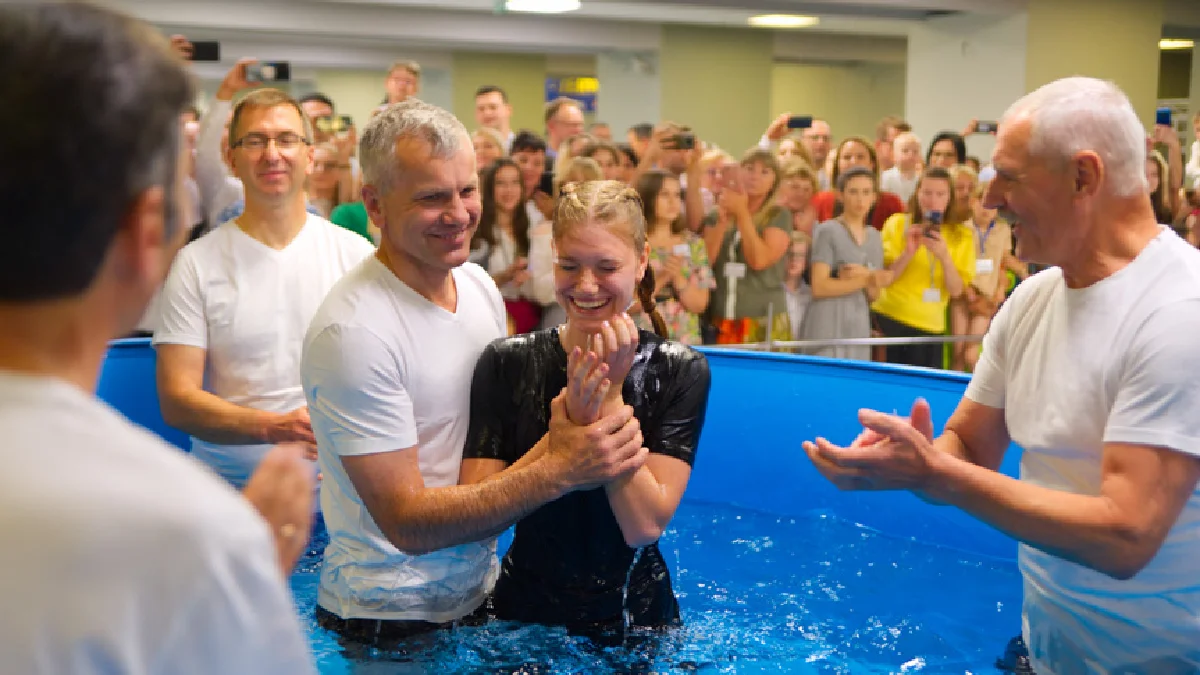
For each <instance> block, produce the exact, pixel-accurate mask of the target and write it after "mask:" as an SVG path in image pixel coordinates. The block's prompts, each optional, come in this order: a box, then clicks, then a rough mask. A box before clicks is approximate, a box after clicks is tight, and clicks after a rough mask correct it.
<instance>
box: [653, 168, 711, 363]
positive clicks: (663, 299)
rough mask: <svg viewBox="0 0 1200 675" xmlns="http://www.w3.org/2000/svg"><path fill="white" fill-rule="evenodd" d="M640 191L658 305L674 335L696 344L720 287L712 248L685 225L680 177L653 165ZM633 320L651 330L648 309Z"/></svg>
mask: <svg viewBox="0 0 1200 675" xmlns="http://www.w3.org/2000/svg"><path fill="white" fill-rule="evenodd" d="M637 192H638V195H639V196H640V197H641V200H642V211H643V213H644V214H645V216H646V227H647V229H648V231H649V232H648V236H647V241H649V242H650V268H651V269H652V270H654V281H655V284H654V300H655V305H656V306H657V307H658V312H659V314H661V315H662V318H663V321H664V322H665V323H666V326H667V334H668V337H669V338H670V339H672V340H675V341H676V342H681V343H683V344H685V345H698V344H700V343H701V335H700V316H701V315H702V314H704V312H705V310H707V309H708V299H709V295H710V294H711V291H712V289H713V288H714V287H715V286H716V285H717V284H716V280H715V279H713V273H712V267H710V266H709V263H708V249H707V248H705V246H704V240H703V239H701V238H700V237H699V236H698V235H696V234H695V233H693V232H691V231H689V230H688V229H687V226H686V224H685V223H684V220H683V197H682V195H681V194H680V187H679V178H677V177H676V176H675V175H674V174H672V173H670V172H669V171H663V170H662V169H654V170H651V171H648V172H646V173H645V174H642V177H641V179H639V180H638V184H637ZM634 319H635V321H636V322H637V323H638V327H639V328H642V329H643V330H652V328H653V327H652V326H651V324H650V320H649V317H647V316H646V314H645V313H638V314H636V315H635V317H634Z"/></svg>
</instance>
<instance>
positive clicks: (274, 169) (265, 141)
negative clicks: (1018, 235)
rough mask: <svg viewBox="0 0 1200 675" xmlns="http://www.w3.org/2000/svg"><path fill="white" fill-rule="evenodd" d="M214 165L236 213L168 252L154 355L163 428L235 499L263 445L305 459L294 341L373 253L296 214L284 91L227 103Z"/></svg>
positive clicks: (297, 166) (309, 162) (296, 175)
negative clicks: (298, 447) (232, 186)
mask: <svg viewBox="0 0 1200 675" xmlns="http://www.w3.org/2000/svg"><path fill="white" fill-rule="evenodd" d="M227 82H228V80H227ZM222 94H228V92H227V91H222V92H219V93H218V99H221V98H222ZM224 98H229V96H225V97H224ZM225 159H226V162H227V163H228V164H229V166H230V167H231V168H232V170H233V173H234V174H235V175H236V176H237V178H238V179H240V180H241V183H242V185H243V189H244V191H245V200H246V207H245V211H244V212H243V213H242V214H241V215H240V216H238V217H237V218H234V219H233V220H230V221H228V222H225V223H223V224H221V225H220V226H219V227H218V228H217V229H216V230H214V231H213V232H211V233H209V234H208V235H206V236H204V237H201V238H200V239H198V240H196V241H194V242H192V243H191V244H189V245H188V246H187V247H185V248H184V249H183V251H181V252H180V254H179V256H178V258H176V260H175V263H174V265H173V266H172V268H171V272H170V275H169V276H168V278H167V282H166V285H165V287H164V289H163V299H162V316H161V317H160V319H159V325H158V330H157V331H156V332H155V334H154V345H155V347H156V349H157V352H158V392H159V402H160V405H161V407H162V413H163V418H164V419H165V420H166V422H167V423H168V424H170V425H172V426H174V427H177V428H179V429H182V430H183V431H186V432H187V433H189V434H191V436H192V453H193V454H194V455H195V456H196V457H197V458H198V459H200V460H202V461H204V462H206V463H207V464H209V465H210V466H211V467H212V468H213V469H214V470H215V471H216V472H217V473H218V474H220V475H221V476H222V477H224V478H225V479H226V480H228V481H229V482H230V483H232V484H233V485H234V486H236V487H238V488H241V487H242V486H243V485H244V484H245V482H246V480H247V479H248V478H249V476H250V474H251V473H253V471H254V468H255V467H256V466H257V465H258V462H259V460H260V459H261V457H262V456H263V455H264V454H265V453H266V452H267V450H269V449H270V448H271V446H272V445H273V444H275V443H281V442H286V441H299V442H303V443H307V444H309V445H308V447H309V448H310V449H311V457H310V459H315V458H316V445H315V442H314V440H313V433H312V427H311V426H310V424H309V419H308V409H307V408H306V407H305V403H304V393H303V392H302V391H301V388H300V349H301V341H302V340H303V338H304V333H305V331H306V330H307V329H308V324H309V322H310V321H311V320H312V317H313V315H314V314H315V312H316V310H317V307H318V305H320V303H321V301H322V300H324V298H325V295H326V294H327V293H328V291H329V289H330V288H331V287H332V286H333V285H334V283H335V282H337V281H338V279H340V278H341V277H342V275H343V274H344V273H345V272H347V271H348V270H349V269H351V268H353V267H354V266H356V265H357V264H358V263H359V262H361V261H362V260H363V259H364V258H366V257H368V256H370V255H371V254H372V253H374V249H373V248H372V247H371V245H370V244H369V243H367V242H366V241H365V240H363V238H362V237H359V236H358V235H356V234H354V233H352V232H349V231H347V230H344V229H342V228H340V227H337V226H336V225H334V224H332V223H330V222H329V221H327V220H325V219H324V218H321V217H319V216H316V215H314V214H312V213H308V212H306V210H305V190H304V188H305V181H306V179H307V177H308V175H309V174H310V173H312V170H313V147H312V130H311V128H310V125H309V123H308V120H307V118H306V117H305V116H304V113H303V111H302V110H301V108H300V104H299V103H297V102H296V101H295V100H294V99H292V98H291V97H290V96H288V95H287V94H285V93H284V92H282V91H279V90H277V89H259V90H257V91H254V92H251V93H250V94H248V95H246V96H245V98H243V99H242V100H241V101H240V102H239V103H238V104H237V106H236V107H235V108H234V109H233V117H232V119H231V121H230V124H229V143H228V149H227V150H226V157H225Z"/></svg>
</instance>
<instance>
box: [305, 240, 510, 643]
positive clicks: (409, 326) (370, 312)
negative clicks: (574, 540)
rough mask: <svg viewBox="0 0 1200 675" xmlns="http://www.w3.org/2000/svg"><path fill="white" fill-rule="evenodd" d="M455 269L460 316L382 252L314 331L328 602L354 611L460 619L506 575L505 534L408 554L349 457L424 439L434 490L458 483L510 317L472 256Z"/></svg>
mask: <svg viewBox="0 0 1200 675" xmlns="http://www.w3.org/2000/svg"><path fill="white" fill-rule="evenodd" d="M453 275H454V283H455V287H456V288H457V292H458V306H457V308H456V311H454V312H449V311H446V310H445V309H443V308H441V307H439V306H437V305H435V304H433V303H431V302H430V301H428V300H426V299H425V298H424V297H422V296H421V295H419V294H418V293H417V292H416V291H414V290H412V289H411V288H410V287H408V286H407V285H405V284H404V283H403V282H401V281H400V280H399V279H398V278H397V277H396V275H395V274H393V273H392V271H391V270H390V269H388V268H387V267H386V266H384V264H383V263H381V262H380V261H379V260H378V259H376V258H374V257H372V258H370V259H368V260H367V261H365V262H364V263H363V264H362V265H360V266H359V267H357V268H356V269H354V270H353V271H351V272H350V273H349V274H347V275H346V276H345V277H344V278H343V279H342V280H341V281H340V282H339V283H338V284H337V285H336V286H335V287H334V288H333V290H332V291H330V293H329V297H327V298H326V300H325V303H324V304H323V305H321V308H320V310H319V311H318V312H317V316H316V317H315V318H314V319H313V322H312V326H311V327H310V328H309V331H308V336H307V337H306V338H305V345H304V361H303V365H302V368H301V370H302V372H303V378H304V393H305V396H306V397H307V398H308V406H309V415H310V416H311V417H312V424H313V431H314V432H315V434H316V436H317V445H318V447H319V455H320V460H319V461H320V465H321V472H322V473H323V474H324V482H323V486H322V491H321V508H322V510H323V511H324V514H325V525H326V528H327V529H328V531H329V546H327V547H326V548H325V563H324V567H323V568H322V570H321V584H320V588H319V591H318V596H317V601H318V603H319V604H320V605H321V606H322V607H324V608H325V609H327V610H329V611H331V612H334V613H335V614H338V615H339V616H341V617H343V618H366V619H403V620H420V621H430V622H435V623H440V622H445V621H450V620H453V619H457V618H459V617H461V616H464V615H466V614H468V613H470V612H471V611H473V610H475V609H476V608H477V607H478V606H479V605H480V604H482V602H483V600H484V598H485V597H486V595H487V594H488V593H489V592H490V591H491V589H492V586H493V585H494V584H495V581H496V576H497V574H498V572H499V564H498V561H497V559H496V543H495V540H494V539H490V540H487V541H484V542H479V543H473V544H464V545H462V546H456V547H453V548H449V549H444V550H441V551H435V552H433V553H429V554H427V555H420V556H409V555H405V554H404V553H401V552H400V551H399V550H397V549H396V547H395V546H393V545H392V544H391V543H390V542H389V541H388V540H387V538H385V537H384V536H383V534H382V533H381V532H380V530H379V526H378V525H376V523H375V520H374V519H373V518H372V517H371V514H370V513H368V512H367V508H366V506H365V505H364V504H363V501H362V498H360V497H359V495H358V492H357V491H356V490H355V489H354V485H353V484H352V483H351V482H350V478H349V477H348V476H347V475H346V470H345V468H344V467H343V466H342V461H341V458H342V457H343V456H347V455H366V454H373V453H380V452H392V451H395V450H402V449H405V448H411V447H413V446H418V447H419V448H420V450H419V462H420V467H421V476H422V478H423V479H424V482H425V485H426V487H444V486H449V485H455V484H457V483H458V474H459V465H460V463H461V461H462V450H463V445H464V444H465V443H466V438H467V425H468V422H469V411H470V394H471V378H472V375H473V373H474V371H475V362H476V361H477V360H478V359H479V355H480V354H481V353H483V348H484V347H486V346H487V345H488V343H490V342H491V341H493V340H495V339H497V338H499V337H501V336H502V335H504V334H505V325H506V324H505V314H504V304H503V302H502V300H501V299H500V292H499V290H497V288H496V284H495V283H494V282H493V281H492V278H491V277H490V276H488V274H487V272H485V271H484V270H483V268H481V267H479V266H478V265H476V264H474V263H467V264H465V265H463V266H461V267H459V268H457V269H455V270H454V271H453Z"/></svg>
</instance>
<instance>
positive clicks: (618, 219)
mask: <svg viewBox="0 0 1200 675" xmlns="http://www.w3.org/2000/svg"><path fill="white" fill-rule="evenodd" d="M589 221H591V222H595V223H599V224H601V225H612V224H614V223H622V224H628V226H629V229H630V234H631V236H632V238H633V247H634V250H635V251H637V253H638V255H639V256H640V255H641V253H642V251H644V250H645V247H646V216H645V212H644V211H643V209H642V198H641V197H639V196H638V193H637V190H634V189H633V188H631V187H629V186H628V185H626V184H624V183H622V182H620V181H615V180H592V181H587V182H583V183H566V184H564V185H563V186H562V189H561V192H560V194H559V197H558V203H556V204H555V206H554V225H553V236H554V240H555V241H561V240H562V237H563V236H564V235H565V234H566V233H567V232H568V231H569V230H570V229H571V228H573V227H577V226H579V225H582V224H584V223H586V222H589ZM654 286H655V284H654V270H652V269H651V268H650V267H649V266H648V265H647V267H646V273H645V274H644V275H642V278H641V279H640V280H639V281H638V286H637V295H638V301H639V302H641V304H642V311H644V312H645V313H646V316H648V317H650V322H651V323H652V324H653V325H654V332H655V333H657V334H658V335H659V336H660V337H664V338H665V337H667V336H668V334H667V324H666V322H665V321H663V318H662V315H660V314H659V313H658V310H657V309H655V306H654Z"/></svg>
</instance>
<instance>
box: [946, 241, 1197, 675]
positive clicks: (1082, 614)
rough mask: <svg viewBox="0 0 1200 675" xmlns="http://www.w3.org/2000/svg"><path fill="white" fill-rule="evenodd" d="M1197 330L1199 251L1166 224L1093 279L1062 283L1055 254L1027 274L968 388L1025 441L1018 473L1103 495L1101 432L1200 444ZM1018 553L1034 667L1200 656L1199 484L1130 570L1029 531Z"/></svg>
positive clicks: (1192, 660) (1167, 443)
mask: <svg viewBox="0 0 1200 675" xmlns="http://www.w3.org/2000/svg"><path fill="white" fill-rule="evenodd" d="M1197 336H1200V251H1197V250H1196V249H1195V248H1192V247H1191V246H1189V245H1188V244H1187V243H1186V242H1184V241H1183V240H1182V239H1180V238H1179V237H1178V236H1177V235H1176V234H1175V233H1174V232H1172V231H1171V230H1169V229H1166V228H1163V230H1162V232H1161V233H1160V234H1159V236H1158V237H1157V238H1155V239H1154V240H1153V241H1152V242H1151V243H1150V244H1149V245H1148V246H1147V247H1146V248H1145V250H1143V251H1142V252H1141V254H1139V255H1138V257H1137V258H1136V259H1134V261H1133V262H1132V263H1130V264H1129V265H1127V266H1126V267H1124V268H1123V269H1121V270H1120V271H1118V272H1117V273H1116V274H1113V275H1112V276H1110V277H1108V278H1106V279H1104V280H1102V281H1100V282H1098V283H1095V284H1093V285H1091V286H1089V287H1087V288H1082V289H1069V288H1067V286H1066V284H1065V283H1064V281H1063V276H1062V271H1061V270H1059V269H1058V268H1051V269H1049V270H1046V271H1044V272H1042V273H1040V274H1038V275H1036V276H1034V277H1031V278H1030V279H1028V280H1026V281H1024V282H1022V283H1021V285H1020V286H1018V287H1017V290H1016V292H1015V293H1014V294H1013V296H1012V298H1010V300H1009V301H1008V302H1007V303H1005V305H1004V306H1003V308H1002V309H1001V310H1000V313H999V314H998V315H997V316H996V319H995V320H994V321H993V323H992V327H991V330H990V331H989V332H988V335H987V337H986V338H985V340H984V346H983V355H982V357H981V359H980V362H979V365H978V367H977V368H976V370H975V376H974V378H973V379H972V381H971V384H970V386H969V387H968V388H967V393H966V395H967V398H969V399H971V400H972V401H975V402H977V403H981V404H983V405H986V406H990V407H993V408H1003V409H1004V411H1005V421H1006V424H1007V426H1008V430H1009V433H1010V434H1011V435H1012V438H1013V440H1014V441H1015V442H1017V443H1018V444H1019V445H1020V446H1021V447H1022V448H1024V449H1025V453H1024V455H1023V457H1022V459H1021V480H1024V481H1028V482H1030V483H1033V484H1035V485H1039V486H1042V487H1046V488H1049V489H1052V490H1058V491H1062V492H1070V493H1073V494H1081V495H1098V494H1100V483H1101V477H1102V474H1101V459H1102V455H1103V448H1104V444H1105V443H1135V444H1145V445H1153V446H1160V447H1166V448H1170V449H1171V450H1174V451H1176V452H1181V453H1185V454H1188V455H1192V456H1196V457H1200V345H1198V344H1197ZM1019 564H1020V567H1021V572H1022V574H1023V576H1024V580H1025V582H1024V586H1025V606H1024V624H1025V625H1024V632H1025V638H1026V641H1027V643H1028V645H1029V650H1030V655H1031V657H1032V660H1033V662H1034V663H1033V665H1034V669H1035V670H1037V672H1039V673H1041V672H1047V673H1084V672H1088V673H1100V672H1104V673H1110V672H1139V673H1140V672H1196V671H1197V670H1200V494H1193V495H1192V497H1191V498H1190V499H1189V500H1188V502H1187V505H1186V506H1185V507H1184V509H1183V512H1182V513H1181V514H1180V516H1179V519H1178V520H1177V521H1176V522H1175V525H1174V527H1173V528H1172V529H1171V531H1170V532H1169V534H1168V535H1167V539H1166V541H1165V542H1164V544H1163V546H1162V548H1161V549H1160V550H1159V552H1158V554H1157V555H1156V556H1155V557H1154V559H1153V560H1152V561H1151V562H1150V564H1149V565H1148V566H1147V567H1146V568H1145V569H1143V570H1142V571H1141V572H1140V573H1139V574H1138V575H1137V576H1135V577H1134V578H1132V579H1130V580H1127V581H1118V580H1115V579H1113V578H1111V577H1109V576H1106V575H1104V574H1101V573H1099V572H1096V571H1093V570H1091V569H1088V568H1086V567H1083V566H1082V565H1078V564H1076V563H1073V562H1068V561H1065V560H1063V559H1061V558H1058V557H1055V556H1053V555H1051V554H1049V553H1046V552H1043V551H1040V550H1038V549H1035V548H1033V547H1030V546H1026V545H1021V547H1020V551H1019ZM1155 659H1162V660H1160V661H1155ZM1167 663H1174V664H1175V665H1176V666H1180V667H1183V668H1184V669H1183V670H1164V669H1163V668H1164V667H1165V664H1167ZM1130 668H1132V670H1128V669H1130Z"/></svg>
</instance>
